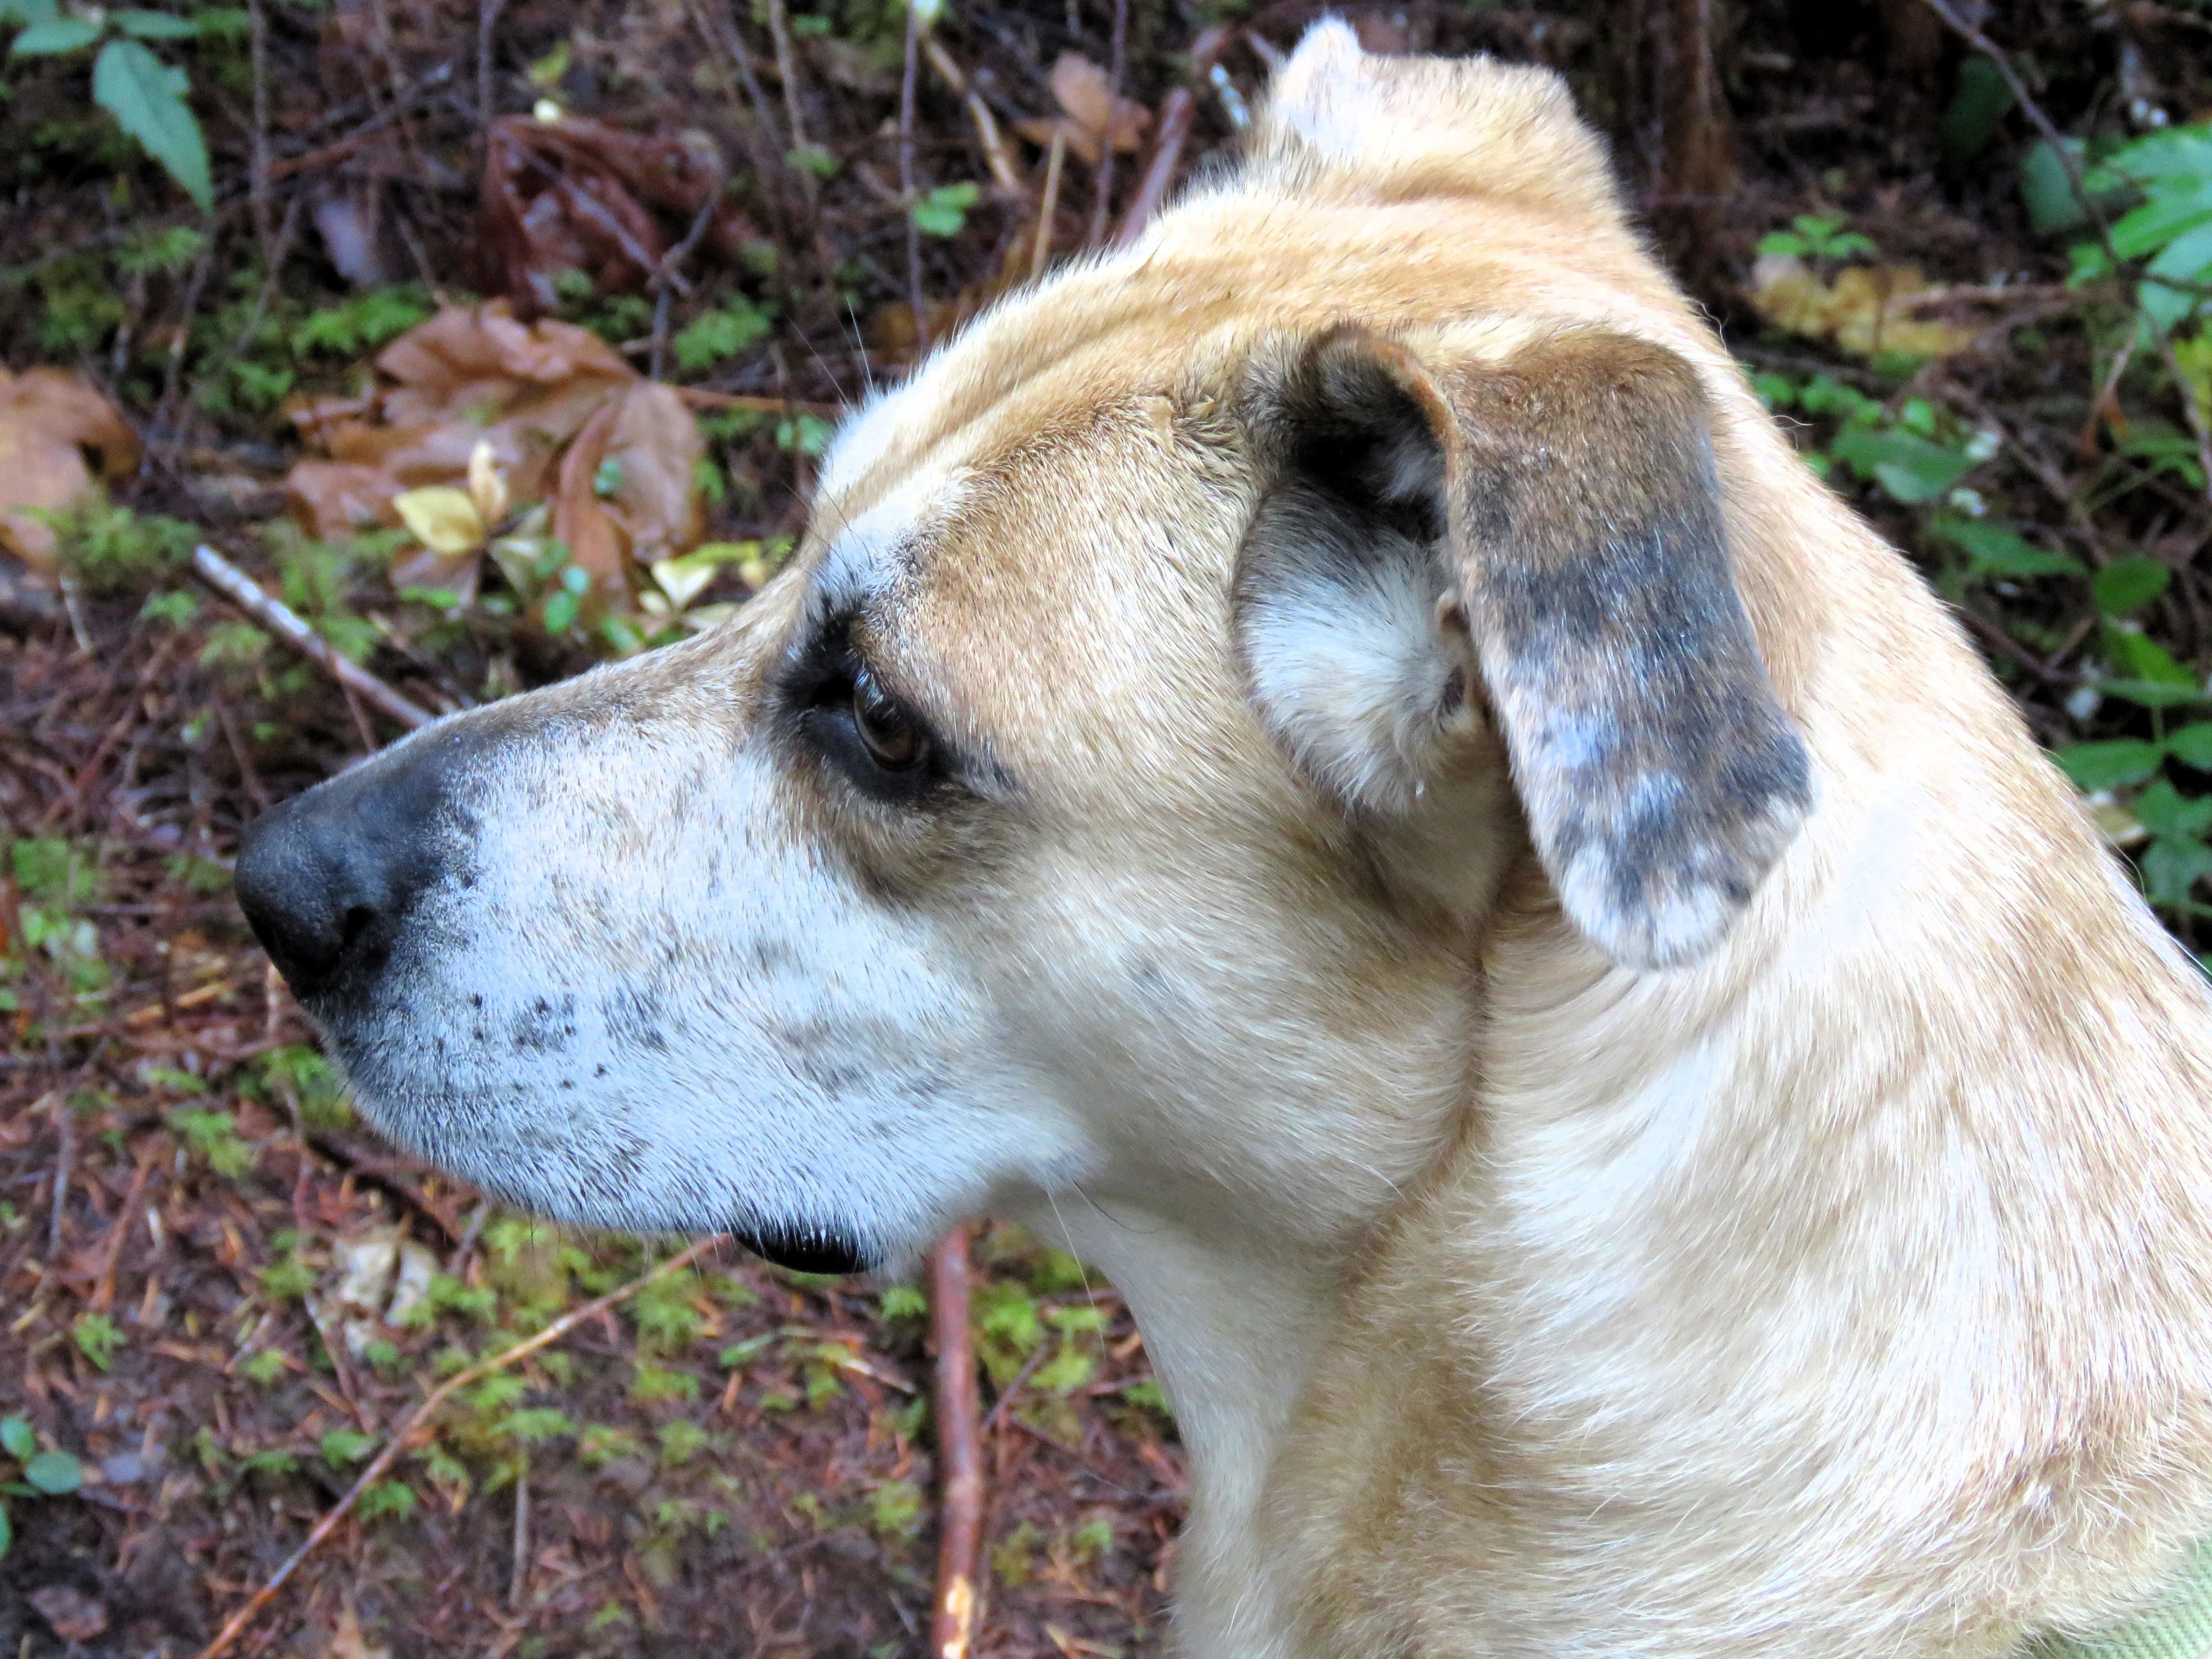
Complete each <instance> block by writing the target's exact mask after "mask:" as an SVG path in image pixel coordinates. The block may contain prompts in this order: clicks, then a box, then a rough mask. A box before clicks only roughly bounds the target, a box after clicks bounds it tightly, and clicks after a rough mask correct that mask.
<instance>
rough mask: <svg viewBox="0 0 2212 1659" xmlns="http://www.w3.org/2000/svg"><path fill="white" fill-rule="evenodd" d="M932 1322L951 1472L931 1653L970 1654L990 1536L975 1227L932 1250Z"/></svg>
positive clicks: (942, 1435)
mask: <svg viewBox="0 0 2212 1659" xmlns="http://www.w3.org/2000/svg"><path fill="white" fill-rule="evenodd" d="M929 1281H930V1297H929V1302H930V1315H929V1318H930V1325H931V1328H932V1330H933V1334H935V1336H936V1338H937V1455H938V1459H939V1463H940V1465H941V1467H942V1472H943V1474H944V1511H945V1512H944V1519H943V1522H942V1523H941V1524H940V1527H939V1532H938V1545H937V1604H936V1609H935V1611H934V1613H933V1614H932V1616H931V1619H930V1625H929V1653H930V1659H968V1656H969V1651H970V1650H971V1649H972V1648H973V1646H974V1644H975V1627H976V1624H977V1622H978V1620H977V1615H978V1614H979V1613H981V1606H980V1604H979V1590H978V1586H977V1584H976V1581H975V1559H976V1555H977V1553H978V1552H979V1551H980V1550H981V1547H982V1542H983V1458H982V1448H981V1435H980V1434H979V1433H978V1431H977V1429H976V1418H977V1415H978V1413H977V1410H976V1403H977V1402H976V1397H975V1343H974V1340H973V1339H972V1338H971V1337H970V1336H969V1330H968V1229H967V1228H966V1227H965V1226H964V1225H963V1226H957V1227H955V1228H953V1229H952V1231H951V1232H949V1233H947V1234H945V1237H943V1238H941V1239H939V1241H938V1243H937V1248H936V1249H935V1250H933V1251H932V1252H931V1254H930V1262H929Z"/></svg>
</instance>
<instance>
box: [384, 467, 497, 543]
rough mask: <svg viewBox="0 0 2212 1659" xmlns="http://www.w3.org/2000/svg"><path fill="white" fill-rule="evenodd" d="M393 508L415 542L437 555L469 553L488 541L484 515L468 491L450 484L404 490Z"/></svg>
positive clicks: (393, 504)
mask: <svg viewBox="0 0 2212 1659" xmlns="http://www.w3.org/2000/svg"><path fill="white" fill-rule="evenodd" d="M392 510H393V511H394V512H396V513H398V514H399V518H400V521H401V522H402V523H404V525H405V526H407V527H408V529H410V531H412V532H414V533H415V539H416V540H417V541H419V542H421V543H422V545H423V546H425V547H427V548H428V549H430V550H431V551H433V552H434V553H443V554H446V555H447V556H452V555H453V554H457V553H465V552H467V551H468V550H470V549H471V548H472V547H476V546H477V545H479V544H481V543H482V542H483V538H484V529H485V526H484V521H483V514H481V513H478V512H477V504H476V502H475V501H471V499H470V498H469V492H468V491H467V490H465V489H454V488H453V486H452V485H450V484H431V485H428V487H426V488H424V489H403V490H401V491H400V492H399V494H398V495H394V496H393V497H392Z"/></svg>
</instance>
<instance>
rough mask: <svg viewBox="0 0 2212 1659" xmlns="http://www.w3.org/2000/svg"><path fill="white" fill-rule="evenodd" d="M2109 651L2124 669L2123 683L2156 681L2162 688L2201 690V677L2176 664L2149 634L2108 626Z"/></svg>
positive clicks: (2116, 662)
mask: <svg viewBox="0 0 2212 1659" xmlns="http://www.w3.org/2000/svg"><path fill="white" fill-rule="evenodd" d="M2105 649H2106V651H2107V652H2108V653H2111V655H2112V661H2113V664H2114V665H2116V666H2117V667H2118V669H2119V670H2120V672H2119V675H2118V678H2120V679H2122V680H2154V681H2155V682H2157V683H2158V684H2160V685H2172V686H2185V687H2186V688H2188V689H2189V690H2191V691H2194V690H2196V689H2197V676H2195V675H2194V674H2192V673H2191V672H2190V671H2188V670H2187V669H2186V668H2184V667H2183V666H2182V665H2180V664H2179V663H2178V662H2176V661H2174V659H2173V658H2172V655H2171V654H2169V653H2168V652H2167V651H2166V647H2164V646H2162V645H2160V643H2159V642H2158V641H2156V640H2154V639H2152V638H2151V637H2150V636H2149V635H2148V634H2144V633H2141V632H2139V631H2138V630H2136V629H2133V628H2123V627H2121V626H2119V625H2118V624H2117V623H2106V626H2105Z"/></svg>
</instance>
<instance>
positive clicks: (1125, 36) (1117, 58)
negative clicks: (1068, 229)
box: [1084, 0, 1129, 247]
mask: <svg viewBox="0 0 2212 1659" xmlns="http://www.w3.org/2000/svg"><path fill="white" fill-rule="evenodd" d="M1128 50H1129V0H1114V37H1113V40H1112V42H1111V45H1110V47H1109V51H1108V52H1107V54H1106V133H1105V137H1104V139H1103V141H1102V143H1101V144H1100V149H1101V151H1102V154H1101V155H1099V157H1098V180H1097V182H1098V195H1097V199H1096V200H1094V201H1093V202H1092V203H1091V234H1090V235H1088V236H1087V237H1085V239H1084V246H1085V247H1097V246H1098V244H1099V243H1101V242H1103V241H1104V240H1106V216H1107V215H1108V214H1109V213H1111V212H1112V211H1113V210H1114V157H1115V144H1114V140H1115V136H1116V135H1115V131H1114V129H1115V108H1116V106H1118V105H1119V104H1120V102H1121V75H1122V71H1123V70H1124V69H1125V68H1126V67H1127V58H1128Z"/></svg>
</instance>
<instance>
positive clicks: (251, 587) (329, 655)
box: [192, 543, 437, 730]
mask: <svg viewBox="0 0 2212 1659" xmlns="http://www.w3.org/2000/svg"><path fill="white" fill-rule="evenodd" d="M192 569H193V570H194V571H195V572H197V574H198V575H199V578H200V580H202V581H204V582H205V583H207V585H208V586H210V587H212V588H214V589H215V590H216V592H218V593H220V594H222V596H223V598H225V599H228V600H229V601H230V602H231V603H232V604H234V605H236V606H238V608H239V609H240V610H241V611H245V612H246V614H247V615H248V616H250V617H252V618H253V620H254V621H256V622H258V623H260V624H261V625H262V626H263V627H264V628H265V629H268V630H269V631H270V633H272V634H274V635H276V636H277V637H278V638H279V639H281V640H283V641H284V643H285V644H287V645H289V646H290V647H292V648H293V649H294V650H295V651H297V652H298V653H300V654H301V656H303V657H306V658H307V659H309V660H310V661H312V662H313V663H315V664H316V665H318V666H319V667H320V668H322V669H323V671H325V672H326V673H328V674H329V675H330V676H331V678H332V679H334V680H336V681H337V683H338V684H339V685H341V686H342V687H343V688H344V689H345V690H348V691H350V692H352V693H354V694H355V695H356V696H360V697H362V699H364V700H365V701H367V702H373V703H374V704H375V705H376V706H377V707H378V708H380V709H382V710H383V711H384V712H385V713H386V714H389V715H391V716H392V719H394V720H398V722H399V723H400V724H401V725H402V726H406V727H408V728H409V729H410V730H417V729H420V728H421V727H422V726H428V725H429V723H430V722H431V721H432V720H435V719H437V716H436V715H435V714H431V713H430V712H429V710H428V709H427V708H417V707H416V705H415V704H413V703H411V702H408V701H407V699H406V698H404V697H403V696H400V695H399V693H398V692H397V691H395V690H392V688H391V687H390V686H388V685H386V684H385V683H384V682H383V681H382V680H380V679H379V678H376V676H375V675H374V674H372V673H370V672H369V671H368V670H367V669H366V668H363V667H362V666H361V665H359V664H357V663H354V662H349V661H348V660H347V659H345V658H343V657H342V656H340V655H339V654H338V653H337V652H335V651H333V650H331V647H330V645H329V643H328V642H327V641H325V640H324V638H323V636H322V635H319V634H318V633H316V632H315V630H314V629H313V628H311V627H309V626H308V625H307V622H306V621H305V619H303V618H302V617H301V616H300V615H299V613H298V612H296V611H294V610H293V609H292V608H291V607H290V606H289V605H286V604H284V603H283V600H281V599H272V598H271V597H270V595H269V594H267V593H264V592H262V591H261V585H260V584H259V583H258V582H256V581H255V580H253V578H252V577H251V576H249V575H247V574H246V573H245V572H244V571H243V570H240V568H238V567H237V566H236V565H234V564H233V563H232V562H230V561H229V560H228V559H226V558H224V557H223V556H222V554H220V553H218V552H216V550H215V549H213V548H211V547H210V546H208V545H207V544H205V543H203V544H200V545H199V546H197V547H196V548H194V549H193V550H192Z"/></svg>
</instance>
